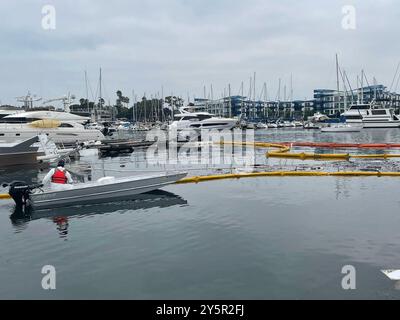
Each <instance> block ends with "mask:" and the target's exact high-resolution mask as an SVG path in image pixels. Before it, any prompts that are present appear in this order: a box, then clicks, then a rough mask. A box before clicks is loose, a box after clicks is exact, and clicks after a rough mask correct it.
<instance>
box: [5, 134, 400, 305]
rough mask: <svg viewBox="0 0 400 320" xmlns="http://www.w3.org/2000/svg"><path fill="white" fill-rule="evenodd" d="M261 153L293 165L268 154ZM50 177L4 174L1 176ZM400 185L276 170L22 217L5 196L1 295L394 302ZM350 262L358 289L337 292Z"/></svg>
mask: <svg viewBox="0 0 400 320" xmlns="http://www.w3.org/2000/svg"><path fill="white" fill-rule="evenodd" d="M257 140H259V141H334V142H377V143H378V142H398V141H400V131H398V130H371V131H363V132H361V133H355V134H344V135H342V134H326V135H323V134H320V133H317V132H312V131H309V132H307V131H302V130H275V131H273V130H270V131H265V132H259V133H257ZM299 150H300V149H299ZM325 152H326V151H325ZM352 152H353V151H352ZM354 152H359V151H356V150H355V151H354ZM392 152H393V151H392ZM84 162H87V163H90V164H91V165H92V166H94V167H95V166H98V167H99V170H98V171H99V172H100V173H98V174H99V175H100V174H101V172H102V171H103V172H104V171H107V168H108V169H110V170H111V169H112V168H114V169H115V170H117V169H121V168H122V169H124V170H132V172H134V171H135V170H137V171H143V170H151V169H152V168H151V167H149V166H147V165H146V164H144V163H143V162H141V161H140V154H133V155H132V156H130V157H122V158H107V159H104V160H102V161H99V160H96V159H95V158H93V157H88V158H83V159H81V163H84ZM257 162H259V163H261V164H265V165H296V163H295V162H293V163H288V162H287V161H286V160H285V162H284V163H283V162H282V160H279V159H274V160H273V159H265V157H264V154H263V152H258V153H257ZM374 163H375V164H376V165H388V164H390V165H391V166H396V165H397V163H396V162H395V161H386V162H374ZM313 164H314V163H313ZM320 165H322V166H330V165H331V164H326V163H320ZM355 165H360V164H357V163H356V164H355ZM361 165H363V164H362V163H361ZM153 169H154V168H153ZM43 174H44V173H43V172H42V173H38V171H37V170H24V171H23V172H21V171H12V172H11V171H2V172H0V177H1V179H0V182H3V181H11V180H26V181H35V179H40V178H41V177H42V176H43ZM107 174H109V172H108V173H107ZM95 175H96V174H95ZM399 183H400V180H398V178H375V177H373V178H334V177H322V178H321V177H290V178H289V177H270V178H254V179H244V180H224V181H213V182H206V183H202V184H193V185H172V186H168V187H166V188H164V190H163V191H157V192H154V193H152V194H147V195H142V196H140V197H137V198H136V199H134V200H133V201H127V202H118V203H111V204H102V205H100V204H99V205H95V206H86V207H80V208H64V209H57V210H50V211H41V212H35V213H33V215H32V217H31V218H30V219H22V220H21V219H18V217H15V216H13V215H12V212H13V204H12V202H10V201H8V200H7V201H4V200H2V201H0V243H1V245H0V284H1V285H0V298H3V299H4V298H6V299H11V298H27V299H34V298H37V299H83V298H93V299H104V298H116V299H117V298H118V299H280V298H284V299H286V298H288V299H308V298H311V299H314V298H315V299H357V298H367V299H398V298H400V291H398V290H396V283H394V282H392V281H390V280H389V279H387V278H386V277H385V276H384V275H383V274H382V273H381V272H380V270H381V269H398V268H400V256H399V252H400V233H399V232H398V230H399V226H400V215H399V212H400V210H399V209H400V198H399V197H398V195H397V188H398V186H399ZM4 192H5V190H4V189H0V193H4ZM10 215H11V217H10ZM44 265H53V266H54V267H55V268H56V271H57V289H56V290H54V291H45V290H43V289H42V287H41V280H42V277H43V275H42V274H41V269H42V267H43V266H44ZM345 265H353V266H354V267H355V268H356V271H357V273H356V276H357V277H356V284H357V289H356V290H350V291H345V290H343V289H342V286H341V282H342V278H343V277H344V275H343V274H341V271H342V267H343V266H345Z"/></svg>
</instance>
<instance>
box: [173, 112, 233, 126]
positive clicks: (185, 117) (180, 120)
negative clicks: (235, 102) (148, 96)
mask: <svg viewBox="0 0 400 320" xmlns="http://www.w3.org/2000/svg"><path fill="white" fill-rule="evenodd" d="M237 122H238V120H236V119H233V118H222V117H216V116H214V115H212V114H211V113H208V112H193V113H190V112H186V111H183V110H181V113H179V114H175V115H174V121H173V122H172V124H171V125H170V128H171V129H172V128H173V129H176V130H191V129H193V130H213V129H216V130H223V129H228V130H230V129H233V128H234V127H235V126H236V124H237Z"/></svg>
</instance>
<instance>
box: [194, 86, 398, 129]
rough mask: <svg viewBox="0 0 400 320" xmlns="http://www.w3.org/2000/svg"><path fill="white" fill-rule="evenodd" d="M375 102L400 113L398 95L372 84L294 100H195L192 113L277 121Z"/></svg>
mask: <svg viewBox="0 0 400 320" xmlns="http://www.w3.org/2000/svg"><path fill="white" fill-rule="evenodd" d="M372 101H376V102H377V103H378V104H381V105H382V106H384V107H392V108H394V109H395V111H396V113H400V94H398V93H395V92H389V91H388V90H387V88H386V87H385V86H383V85H372V86H367V87H362V88H358V89H354V90H349V91H339V92H338V91H337V90H333V89H315V90H314V96H313V99H310V100H307V99H305V100H293V101H260V100H256V101H254V100H251V99H249V98H247V97H244V96H230V97H225V98H221V99H217V100H210V99H200V98H196V99H195V102H194V104H193V111H207V112H210V113H212V114H215V115H217V116H221V117H236V118H242V119H246V120H250V121H255V122H256V121H274V120H277V119H285V120H293V119H306V118H307V117H309V116H311V115H313V114H314V113H315V112H321V113H324V114H326V115H328V116H330V117H339V116H340V114H341V113H343V112H344V111H346V110H347V109H348V108H349V107H350V106H351V105H353V104H357V103H371V102H372Z"/></svg>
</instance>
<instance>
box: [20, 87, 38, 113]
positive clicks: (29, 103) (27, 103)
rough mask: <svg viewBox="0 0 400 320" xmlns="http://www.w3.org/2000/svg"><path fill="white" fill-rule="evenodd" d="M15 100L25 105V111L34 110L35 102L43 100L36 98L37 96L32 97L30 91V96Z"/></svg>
mask: <svg viewBox="0 0 400 320" xmlns="http://www.w3.org/2000/svg"><path fill="white" fill-rule="evenodd" d="M15 99H17V101H19V102H23V103H24V109H25V110H29V109H33V102H36V101H40V100H42V98H40V97H38V96H36V95H35V94H34V95H32V94H31V93H30V91H28V94H27V95H26V96H22V97H16V98H15Z"/></svg>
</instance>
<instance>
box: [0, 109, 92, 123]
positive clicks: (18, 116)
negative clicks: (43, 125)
mask: <svg viewBox="0 0 400 320" xmlns="http://www.w3.org/2000/svg"><path fill="white" fill-rule="evenodd" d="M45 119H52V120H58V121H73V122H77V123H80V124H85V123H87V122H89V121H90V118H89V117H82V116H78V115H75V114H72V113H69V112H64V111H26V112H19V113H13V114H10V115H7V116H5V117H3V118H2V119H1V122H7V123H30V122H33V121H37V120H45Z"/></svg>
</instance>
